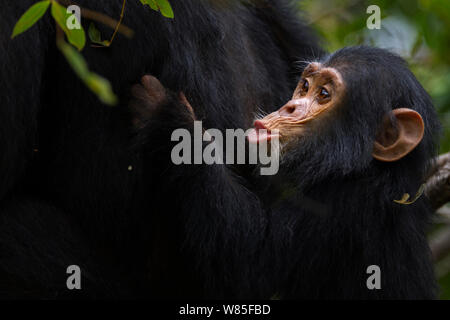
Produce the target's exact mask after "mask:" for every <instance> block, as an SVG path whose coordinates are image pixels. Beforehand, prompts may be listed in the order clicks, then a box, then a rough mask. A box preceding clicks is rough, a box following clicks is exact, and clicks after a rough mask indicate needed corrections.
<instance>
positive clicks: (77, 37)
mask: <svg viewBox="0 0 450 320" xmlns="http://www.w3.org/2000/svg"><path fill="white" fill-rule="evenodd" d="M140 2H141V3H142V4H144V5H148V6H149V7H150V8H151V9H153V10H155V11H159V12H161V14H162V15H163V16H165V17H167V18H173V17H174V15H173V10H172V7H171V6H170V4H169V2H168V1H167V0H140ZM125 4H126V0H123V2H122V10H121V13H120V19H119V21H118V22H116V23H115V26H114V32H113V35H112V36H111V39H110V40H105V41H101V39H100V38H101V36H100V31H98V30H97V29H96V28H95V26H94V25H93V24H91V25H90V27H89V33H88V34H89V37H90V40H91V42H93V43H97V44H101V45H102V46H106V47H109V46H111V44H112V42H113V40H114V38H115V36H116V34H117V32H122V33H124V34H125V35H127V36H130V37H131V36H132V34H133V31H132V30H131V29H129V28H128V27H125V26H122V20H123V17H124V12H125ZM50 6H51V15H52V17H53V19H54V20H55V22H56V25H57V28H56V29H57V40H56V41H57V47H58V49H59V50H60V51H61V53H62V54H63V55H64V57H65V58H66V60H67V62H68V63H69V65H70V66H71V68H72V69H73V71H74V72H75V74H76V75H77V76H78V77H79V78H80V79H81V80H82V81H83V82H84V84H85V85H86V86H87V87H88V88H89V89H90V90H91V91H92V92H93V93H95V94H96V95H97V97H98V98H99V99H100V100H101V101H102V102H103V103H105V104H108V105H115V104H116V103H117V97H116V95H115V94H114V92H113V91H112V87H111V84H110V82H109V81H108V80H107V79H105V78H103V77H101V76H100V75H98V74H96V73H94V72H91V71H90V70H89V68H88V65H87V63H86V61H85V59H84V58H83V56H82V55H81V54H80V53H79V52H78V51H81V50H83V48H84V47H85V45H86V33H85V31H84V29H83V27H82V26H81V23H80V21H77V22H78V26H77V28H69V27H68V26H67V21H68V19H69V18H72V13H71V12H70V11H68V10H67V8H66V7H65V6H63V5H61V4H60V3H59V1H58V0H44V1H39V2H37V3H35V4H34V5H32V6H31V7H30V8H29V9H28V10H27V11H26V12H25V13H24V14H23V15H22V16H21V17H20V19H19V20H18V21H17V23H16V25H15V26H14V29H13V32H12V35H11V38H12V39H14V38H15V37H17V36H18V35H20V34H22V33H23V32H25V31H27V30H28V29H30V28H31V27H32V26H33V25H35V24H36V23H37V22H38V21H39V20H40V19H41V18H42V17H43V16H44V14H45V13H46V12H47V11H48V9H49V7H50ZM80 9H81V15H82V16H84V17H86V18H89V19H91V20H97V21H100V22H102V23H104V24H106V25H109V26H112V22H114V19H112V18H110V17H108V16H106V15H104V14H101V13H97V12H95V11H91V10H88V9H84V8H80ZM73 17H74V18H76V17H75V16H73ZM63 33H64V34H65V36H66V38H67V41H68V42H69V43H70V44H68V43H67V42H66V41H65V40H64V34H63ZM74 47H75V48H76V49H78V51H77V50H75V49H74Z"/></svg>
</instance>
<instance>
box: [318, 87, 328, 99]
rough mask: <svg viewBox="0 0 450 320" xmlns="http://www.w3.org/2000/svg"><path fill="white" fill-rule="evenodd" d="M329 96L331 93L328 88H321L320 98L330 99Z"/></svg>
mask: <svg viewBox="0 0 450 320" xmlns="http://www.w3.org/2000/svg"><path fill="white" fill-rule="evenodd" d="M329 97H330V93H329V92H328V90H327V89H325V88H322V89H320V94H319V98H320V99H328V98H329Z"/></svg>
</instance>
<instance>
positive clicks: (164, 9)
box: [140, 0, 174, 18]
mask: <svg viewBox="0 0 450 320" xmlns="http://www.w3.org/2000/svg"><path fill="white" fill-rule="evenodd" d="M140 1H141V3H142V4H144V5H145V4H147V5H149V6H150V8H152V9H153V10H155V11H160V12H161V14H162V15H163V16H164V17H166V18H173V17H174V15H173V10H172V6H171V5H170V3H169V1H167V0H140Z"/></svg>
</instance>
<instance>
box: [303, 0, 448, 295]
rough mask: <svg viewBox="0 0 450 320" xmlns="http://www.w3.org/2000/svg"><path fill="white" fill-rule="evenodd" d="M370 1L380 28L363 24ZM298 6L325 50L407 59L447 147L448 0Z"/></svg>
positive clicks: (443, 275)
mask: <svg viewBox="0 0 450 320" xmlns="http://www.w3.org/2000/svg"><path fill="white" fill-rule="evenodd" d="M370 5H377V6H379V8H380V10H381V19H382V20H381V28H380V29H379V30H377V29H373V30H369V29H368V28H367V25H366V22H367V19H368V18H369V17H370V16H371V14H372V13H366V10H367V7H368V6H370ZM298 6H299V8H301V9H302V12H303V15H304V17H303V20H304V21H307V22H308V23H309V24H310V25H311V26H312V27H313V28H315V29H316V30H317V32H318V33H319V34H320V35H321V37H322V40H323V43H322V45H323V47H324V48H326V49H327V50H328V51H329V52H332V51H335V50H337V49H339V48H342V47H344V46H351V45H359V44H366V45H373V46H377V47H382V48H386V49H388V50H390V51H393V52H396V53H397V54H399V55H401V56H402V57H403V58H404V59H406V60H407V61H408V63H409V65H410V67H411V70H412V71H413V72H414V74H415V75H416V76H417V78H418V79H419V81H420V82H421V83H422V85H423V86H424V88H425V89H426V90H427V91H428V93H429V94H430V95H431V97H432V98H433V101H434V105H435V107H436V109H437V111H438V114H439V117H440V119H441V122H442V126H443V136H442V139H441V152H447V151H449V150H450V0H379V1H376V0H369V1H365V0H336V1H330V0H301V1H298ZM449 259H450V257H447V258H446V259H445V261H447V262H446V263H445V264H446V266H444V264H443V263H440V264H438V265H437V266H436V267H437V270H438V272H437V274H438V277H439V284H440V287H441V298H442V299H450V263H448V262H449V261H448V260H449ZM443 267H445V270H443ZM411 281H414V280H413V279H411Z"/></svg>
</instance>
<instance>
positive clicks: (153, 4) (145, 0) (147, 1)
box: [140, 0, 158, 11]
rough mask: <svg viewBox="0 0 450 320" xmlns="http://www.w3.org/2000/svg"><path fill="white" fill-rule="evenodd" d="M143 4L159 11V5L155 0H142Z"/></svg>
mask: <svg viewBox="0 0 450 320" xmlns="http://www.w3.org/2000/svg"><path fill="white" fill-rule="evenodd" d="M140 1H141V3H142V4H143V5H146V4H147V5H149V6H150V8H152V9H153V10H155V11H158V6H157V5H156V2H155V0H140Z"/></svg>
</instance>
